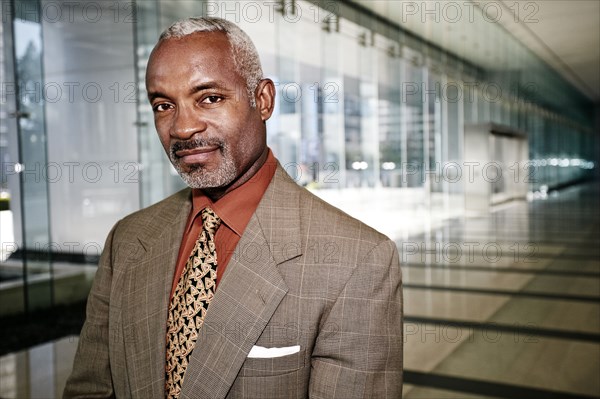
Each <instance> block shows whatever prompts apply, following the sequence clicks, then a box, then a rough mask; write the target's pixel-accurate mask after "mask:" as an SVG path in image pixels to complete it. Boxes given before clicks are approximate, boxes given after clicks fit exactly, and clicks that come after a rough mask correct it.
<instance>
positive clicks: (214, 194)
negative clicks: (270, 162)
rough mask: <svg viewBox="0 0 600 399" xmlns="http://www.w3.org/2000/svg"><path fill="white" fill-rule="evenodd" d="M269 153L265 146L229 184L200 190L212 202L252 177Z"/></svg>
mask: <svg viewBox="0 0 600 399" xmlns="http://www.w3.org/2000/svg"><path fill="white" fill-rule="evenodd" d="M268 155H269V148H268V147H267V146H265V149H264V150H263V152H262V153H261V154H260V155H259V156H258V158H256V160H255V161H254V162H253V163H252V164H251V165H250V167H249V168H248V169H246V171H245V172H243V173H242V174H240V175H239V176H238V177H236V178H235V179H234V180H233V181H232V182H231V183H229V185H227V186H225V187H216V188H205V189H203V190H202V191H203V192H204V193H205V194H206V195H207V196H208V197H209V198H210V199H211V200H212V201H213V202H214V201H217V200H218V199H220V198H221V197H223V196H224V195H225V194H227V193H229V192H230V191H233V190H235V189H236V188H238V187H240V186H241V185H242V184H244V183H246V182H247V181H248V180H250V179H251V178H252V176H254V175H255V174H256V172H258V171H259V170H260V168H261V167H262V166H263V165H264V164H265V162H266V161H267V156H268Z"/></svg>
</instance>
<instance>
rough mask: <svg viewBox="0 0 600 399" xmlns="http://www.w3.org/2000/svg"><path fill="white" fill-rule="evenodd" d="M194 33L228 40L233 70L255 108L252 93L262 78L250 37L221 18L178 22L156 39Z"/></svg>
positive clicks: (180, 36) (197, 18) (203, 18)
mask: <svg viewBox="0 0 600 399" xmlns="http://www.w3.org/2000/svg"><path fill="white" fill-rule="evenodd" d="M196 32H223V33H225V35H226V36H227V39H228V40H229V44H230V47H231V54H232V58H233V62H234V64H235V69H236V71H237V73H239V74H240V76H242V77H243V78H244V80H245V81H246V90H247V92H248V97H249V99H250V105H251V106H252V107H253V108H254V107H256V100H255V98H254V92H255V91H256V88H257V87H258V83H259V82H260V81H261V80H262V78H263V71H262V67H261V65H260V58H259V57H258V52H257V51H256V47H254V43H252V40H251V39H250V37H249V36H248V35H247V34H246V32H244V31H243V30H241V29H240V28H239V27H238V26H237V25H236V24H234V23H233V22H229V21H227V20H226V19H222V18H211V17H192V18H186V19H182V20H179V21H177V22H175V23H174V24H173V25H171V26H170V27H168V28H167V29H165V30H164V31H163V32H162V33H161V35H160V38H159V39H158V40H159V42H160V41H162V40H166V39H179V38H182V37H184V36H187V35H191V34H192V33H196Z"/></svg>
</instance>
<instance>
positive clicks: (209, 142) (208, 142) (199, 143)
mask: <svg viewBox="0 0 600 399" xmlns="http://www.w3.org/2000/svg"><path fill="white" fill-rule="evenodd" d="M212 146H218V147H219V148H220V149H223V147H224V146H225V143H224V142H223V140H221V139H219V138H217V137H195V138H192V139H189V140H186V141H177V142H175V143H173V144H171V156H172V157H177V155H175V154H176V153H177V151H181V150H193V149H196V148H202V147H212Z"/></svg>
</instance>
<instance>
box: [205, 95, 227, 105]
mask: <svg viewBox="0 0 600 399" xmlns="http://www.w3.org/2000/svg"><path fill="white" fill-rule="evenodd" d="M221 101H223V97H221V96H207V97H205V98H204V99H203V100H202V103H203V104H216V103H218V102H221Z"/></svg>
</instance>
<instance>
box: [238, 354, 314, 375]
mask: <svg viewBox="0 0 600 399" xmlns="http://www.w3.org/2000/svg"><path fill="white" fill-rule="evenodd" d="M305 365H306V350H305V349H301V350H300V351H299V352H296V353H293V354H291V355H286V356H280V357H273V358H246V360H245V361H244V364H243V365H242V368H241V369H240V373H239V374H238V376H240V377H269V376H277V375H282V374H288V373H292V372H295V371H298V370H300V369H302V368H303V367H304V366H305Z"/></svg>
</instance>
